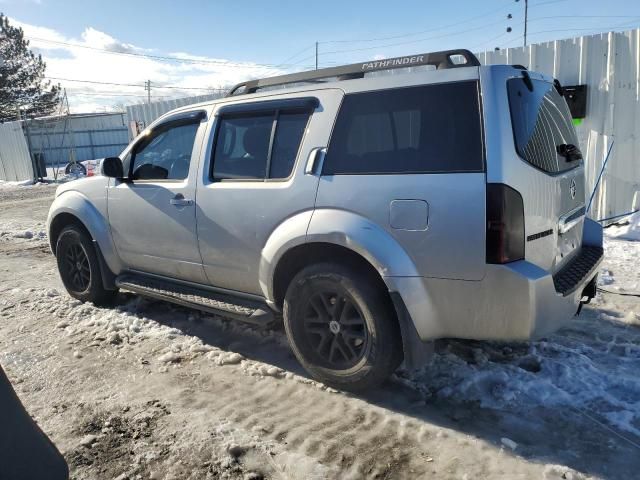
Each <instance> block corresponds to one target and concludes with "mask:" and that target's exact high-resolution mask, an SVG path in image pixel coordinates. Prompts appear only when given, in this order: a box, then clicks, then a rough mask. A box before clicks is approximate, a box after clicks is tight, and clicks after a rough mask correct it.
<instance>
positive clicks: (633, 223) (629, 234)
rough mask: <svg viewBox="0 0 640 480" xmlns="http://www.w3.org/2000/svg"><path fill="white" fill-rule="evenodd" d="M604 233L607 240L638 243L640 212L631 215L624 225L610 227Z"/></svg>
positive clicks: (639, 240)
mask: <svg viewBox="0 0 640 480" xmlns="http://www.w3.org/2000/svg"><path fill="white" fill-rule="evenodd" d="M604 231H605V235H606V236H607V237H609V238H614V239H616V240H629V241H632V242H640V212H636V213H634V214H633V215H631V216H630V217H629V219H628V223H626V224H625V225H611V226H609V227H607V228H606V229H605V230H604Z"/></svg>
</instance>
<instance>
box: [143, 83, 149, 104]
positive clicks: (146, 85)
mask: <svg viewBox="0 0 640 480" xmlns="http://www.w3.org/2000/svg"><path fill="white" fill-rule="evenodd" d="M144 89H145V90H146V91H147V103H151V80H147V81H146V82H144Z"/></svg>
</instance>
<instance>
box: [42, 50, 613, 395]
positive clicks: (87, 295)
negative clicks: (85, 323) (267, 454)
mask: <svg viewBox="0 0 640 480" xmlns="http://www.w3.org/2000/svg"><path fill="white" fill-rule="evenodd" d="M407 67H411V68H407ZM433 67H435V68H433ZM383 70H384V71H387V72H385V73H384V74H381V73H375V72H378V71H383ZM409 70H411V71H409ZM577 144H578V142H577V138H576V133H575V130H574V128H573V123H572V118H571V115H570V111H569V108H568V106H567V103H566V102H565V100H564V98H563V90H562V87H561V86H560V84H559V83H558V82H557V81H555V82H554V80H553V79H552V78H549V77H546V76H544V75H541V74H538V73H533V72H529V71H527V70H526V69H525V68H523V67H518V66H509V65H500V66H480V63H479V62H478V60H477V59H476V57H474V56H473V54H471V53H470V52H469V51H467V50H454V51H447V52H436V53H429V54H423V55H415V56H410V57H399V58H393V59H388V60H380V61H374V62H366V63H362V64H354V65H347V66H342V67H335V68H328V69H323V70H317V71H312V72H304V73H297V74H292V75H284V76H280V77H273V78H267V79H261V80H252V81H249V82H245V83H242V84H240V85H238V86H236V87H235V88H234V89H233V91H232V92H231V94H230V95H229V96H227V97H226V98H224V99H220V100H215V101H211V102H207V103H202V104H198V105H192V106H188V107H184V108H180V109H177V110H175V111H173V112H171V113H168V114H166V115H164V116H163V117H161V118H160V119H158V120H157V121H156V122H154V123H153V124H152V125H151V126H149V128H147V129H146V130H145V131H144V132H143V133H142V134H141V135H140V136H139V137H138V138H136V139H135V140H134V141H133V142H132V143H131V145H129V146H128V147H127V148H126V150H125V151H124V152H122V155H121V156H120V157H119V158H107V159H105V160H104V162H103V164H102V173H103V176H98V177H94V178H87V179H84V180H80V181H74V182H71V183H68V184H66V185H63V186H61V187H59V189H58V191H57V193H56V199H55V201H54V202H53V205H52V206H51V211H50V213H49V219H48V231H49V238H50V241H51V248H52V250H53V252H54V254H55V255H56V256H57V260H58V267H59V270H60V275H61V277H62V280H63V282H64V285H65V286H66V288H67V290H68V291H69V294H70V295H71V296H73V297H75V298H77V299H80V300H82V301H91V302H94V303H98V304H104V303H107V302H109V301H110V300H112V299H113V298H114V296H115V294H116V292H117V290H118V289H125V290H128V291H132V292H136V293H138V294H141V295H146V296H150V297H155V298H159V299H162V300H167V301H170V302H174V303H178V304H182V305H185V306H189V307H194V308H198V309H202V310H205V311H209V312H213V313H216V314H220V315H224V316H226V317H231V318H234V319H239V320H247V321H252V322H259V323H266V322H271V321H273V320H274V319H275V318H279V317H280V315H281V316H282V318H283V320H284V326H285V329H286V333H287V336H288V338H289V340H290V343H291V346H292V348H293V351H294V353H295V355H296V357H297V358H298V359H299V361H300V362H301V363H302V365H303V366H304V367H305V368H306V369H307V371H308V372H309V373H310V374H311V375H312V376H313V377H315V378H317V379H319V380H321V381H323V382H325V383H327V384H330V385H333V386H337V387H339V388H342V389H351V390H354V389H361V388H366V387H370V386H372V385H375V384H378V383H379V382H381V381H382V380H384V379H385V378H386V377H387V376H389V375H390V374H391V373H392V372H393V371H394V370H395V369H396V368H397V367H398V366H399V365H400V363H401V362H402V361H403V360H404V361H405V363H406V364H407V366H408V367H413V366H415V365H417V364H418V363H419V362H421V361H423V360H424V358H425V354H424V353H425V351H427V350H428V349H425V348H424V346H425V342H428V341H430V340H433V339H437V338H442V337H459V338H469V339H492V340H527V339H531V338H533V337H539V336H541V335H545V334H548V333H550V332H552V331H553V330H555V329H557V328H558V327H560V326H561V325H563V324H564V323H565V322H567V321H569V320H570V319H571V318H572V316H573V315H574V314H575V313H576V312H577V311H579V307H581V304H582V303H584V302H588V301H589V300H590V298H591V297H593V296H594V294H595V275H596V271H597V267H598V264H599V263H600V261H601V259H602V255H603V249H602V229H601V227H600V226H599V225H598V224H597V223H595V222H594V221H592V220H590V219H588V218H586V217H585V187H584V165H583V160H582V155H581V154H580V150H579V148H578V146H577Z"/></svg>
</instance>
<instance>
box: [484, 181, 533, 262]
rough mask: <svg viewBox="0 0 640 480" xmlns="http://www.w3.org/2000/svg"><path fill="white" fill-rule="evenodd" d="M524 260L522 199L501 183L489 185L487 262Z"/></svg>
mask: <svg viewBox="0 0 640 480" xmlns="http://www.w3.org/2000/svg"><path fill="white" fill-rule="evenodd" d="M523 258H524V205H523V202H522V196H521V195H520V194H519V193H518V192H517V191H515V190H514V189H513V188H511V187H508V186H507V185H503V184H501V183H488V184H487V263H509V262H515V261H516V260H522V259H523Z"/></svg>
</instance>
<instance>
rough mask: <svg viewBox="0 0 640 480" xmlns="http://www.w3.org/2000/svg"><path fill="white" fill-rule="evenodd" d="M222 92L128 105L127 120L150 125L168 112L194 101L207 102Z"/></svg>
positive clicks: (219, 95)
mask: <svg viewBox="0 0 640 480" xmlns="http://www.w3.org/2000/svg"><path fill="white" fill-rule="evenodd" d="M223 96H224V94H222V93H212V94H209V95H196V96H193V97H185V98H174V99H172V100H164V101H161V102H152V103H145V104H141V105H128V106H127V107H126V108H127V122H138V123H140V124H141V127H142V128H145V127H148V126H149V125H150V124H151V123H153V121H154V120H156V119H157V118H159V117H161V116H162V115H164V114H165V113H167V112H170V111H171V110H174V109H176V108H179V107H184V106H186V105H193V104H194V103H200V102H207V101H209V100H215V99H217V98H221V97H223Z"/></svg>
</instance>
